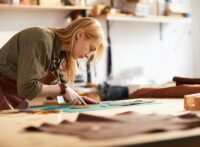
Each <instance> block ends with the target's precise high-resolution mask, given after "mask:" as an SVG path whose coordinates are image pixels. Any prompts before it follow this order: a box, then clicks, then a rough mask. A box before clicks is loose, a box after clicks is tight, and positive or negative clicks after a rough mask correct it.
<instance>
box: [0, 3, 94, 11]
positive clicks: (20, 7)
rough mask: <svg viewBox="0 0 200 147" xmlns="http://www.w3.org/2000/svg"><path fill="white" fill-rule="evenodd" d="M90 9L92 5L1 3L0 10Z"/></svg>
mask: <svg viewBox="0 0 200 147" xmlns="http://www.w3.org/2000/svg"><path fill="white" fill-rule="evenodd" d="M88 9H92V7H82V6H40V5H10V4H0V10H55V11H69V10H88Z"/></svg>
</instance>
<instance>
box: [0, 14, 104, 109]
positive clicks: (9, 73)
mask: <svg viewBox="0 0 200 147" xmlns="http://www.w3.org/2000/svg"><path fill="white" fill-rule="evenodd" d="M104 48H105V41H104V34H103V31H102V27H101V26H100V24H99V23H98V21H97V20H95V19H93V18H87V17H85V18H81V19H78V20H74V21H72V22H71V23H70V24H69V25H68V26H67V27H65V28H61V29H56V28H43V27H34V28H28V29H25V30H23V31H21V32H19V33H17V34H16V35H14V36H13V37H12V38H11V39H10V40H9V41H8V42H7V43H6V44H5V45H4V46H3V47H2V48H1V50H0V75H1V76H0V109H13V108H27V107H28V105H27V104H28V103H27V101H26V99H28V100H31V99H33V98H35V97H47V96H58V95H63V96H64V97H65V98H66V99H67V101H69V102H73V103H74V104H78V105H80V104H84V105H86V103H97V102H96V101H94V100H92V99H90V98H87V97H81V96H79V95H78V94H77V93H76V92H75V91H74V90H72V89H71V88H70V87H69V86H67V84H66V83H65V82H64V80H63V79H65V80H67V82H68V83H70V82H73V81H74V79H75V75H76V70H77V65H76V60H77V59H79V58H85V57H86V58H91V57H93V58H94V59H93V60H94V62H96V61H97V60H98V59H100V57H101V55H102V52H103V49H104ZM55 79H57V84H50V83H52V82H53V81H55Z"/></svg>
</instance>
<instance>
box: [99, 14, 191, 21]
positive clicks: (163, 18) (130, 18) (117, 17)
mask: <svg viewBox="0 0 200 147" xmlns="http://www.w3.org/2000/svg"><path fill="white" fill-rule="evenodd" d="M96 18H105V19H107V20H110V21H127V22H147V23H172V22H181V23H191V22H192V19H191V18H186V17H172V16H152V15H150V16H147V17H136V16H133V15H123V14H120V15H106V16H98V17H96Z"/></svg>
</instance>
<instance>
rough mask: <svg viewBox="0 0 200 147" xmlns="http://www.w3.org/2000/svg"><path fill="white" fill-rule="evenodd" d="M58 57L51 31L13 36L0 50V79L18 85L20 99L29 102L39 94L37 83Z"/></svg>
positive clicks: (28, 31)
mask: <svg viewBox="0 0 200 147" xmlns="http://www.w3.org/2000/svg"><path fill="white" fill-rule="evenodd" d="M59 57H60V44H59V41H58V39H57V37H56V35H55V34H54V32H53V31H51V30H50V29H47V28H43V27H33V28H28V29H25V30H22V31H21V32H19V33H17V34H15V35H14V36H13V37H12V38H11V39H10V40H9V41H8V42H7V43H6V44H5V45H4V46H3V47H2V48H1V50H0V75H4V76H7V77H8V78H11V79H13V80H16V81H17V92H18V95H19V96H22V97H25V98H27V99H29V100H31V99H32V98H34V97H36V96H37V95H38V94H39V93H40V90H41V86H42V83H41V82H40V81H39V80H40V79H41V78H43V77H44V76H45V75H46V74H47V73H48V71H49V70H50V68H51V65H52V64H53V63H52V62H54V61H53V60H54V59H55V58H59Z"/></svg>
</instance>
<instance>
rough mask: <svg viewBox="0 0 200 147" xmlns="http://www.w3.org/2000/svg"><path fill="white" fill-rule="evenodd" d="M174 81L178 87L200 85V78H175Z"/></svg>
mask: <svg viewBox="0 0 200 147" xmlns="http://www.w3.org/2000/svg"><path fill="white" fill-rule="evenodd" d="M173 81H174V82H176V85H183V84H190V85H192V84H200V78H186V77H177V76H176V77H173Z"/></svg>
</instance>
